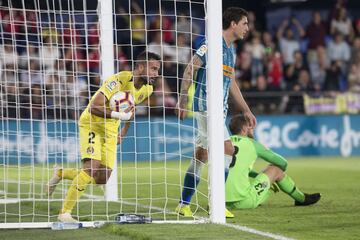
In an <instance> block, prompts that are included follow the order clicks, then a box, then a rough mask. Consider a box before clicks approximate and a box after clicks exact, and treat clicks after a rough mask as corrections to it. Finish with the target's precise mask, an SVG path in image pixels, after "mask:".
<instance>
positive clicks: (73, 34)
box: [61, 16, 82, 47]
mask: <svg viewBox="0 0 360 240" xmlns="http://www.w3.org/2000/svg"><path fill="white" fill-rule="evenodd" d="M71 18H72V17H71V16H69V19H68V22H67V23H65V24H64V26H63V27H62V30H63V32H62V34H61V38H62V44H63V45H64V46H78V47H79V45H81V42H82V40H81V34H80V32H79V30H77V29H76V26H75V23H74V22H73V20H72V19H71Z"/></svg>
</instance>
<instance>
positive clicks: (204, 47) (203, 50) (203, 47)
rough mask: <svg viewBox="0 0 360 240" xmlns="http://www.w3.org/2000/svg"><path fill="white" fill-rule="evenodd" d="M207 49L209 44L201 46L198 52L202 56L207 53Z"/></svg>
mask: <svg viewBox="0 0 360 240" xmlns="http://www.w3.org/2000/svg"><path fill="white" fill-rule="evenodd" d="M206 51H207V46H206V45H202V46H201V47H199V49H198V50H197V51H196V54H197V55H199V56H200V57H202V56H204V55H205V53H206Z"/></svg>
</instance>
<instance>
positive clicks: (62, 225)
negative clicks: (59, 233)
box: [51, 222, 82, 230]
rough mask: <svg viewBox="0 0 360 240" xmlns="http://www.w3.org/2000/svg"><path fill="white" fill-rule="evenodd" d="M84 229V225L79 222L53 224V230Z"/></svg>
mask: <svg viewBox="0 0 360 240" xmlns="http://www.w3.org/2000/svg"><path fill="white" fill-rule="evenodd" d="M79 228H82V223H79V222H53V223H52V224H51V229H52V230H68V229H79Z"/></svg>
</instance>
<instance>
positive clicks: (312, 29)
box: [306, 11, 326, 62]
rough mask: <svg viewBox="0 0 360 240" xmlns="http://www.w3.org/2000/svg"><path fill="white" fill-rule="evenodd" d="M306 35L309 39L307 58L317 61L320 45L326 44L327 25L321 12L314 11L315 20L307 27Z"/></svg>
mask: <svg viewBox="0 0 360 240" xmlns="http://www.w3.org/2000/svg"><path fill="white" fill-rule="evenodd" d="M306 37H307V38H308V40H309V43H308V53H307V60H308V62H311V61H317V59H316V57H317V49H318V47H325V46H326V45H325V38H326V26H325V24H324V23H323V22H322V20H321V15H320V12H318V11H316V12H314V13H313V20H312V22H311V23H310V24H309V25H308V26H307V28H306Z"/></svg>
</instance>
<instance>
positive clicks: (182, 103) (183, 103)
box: [175, 96, 188, 120]
mask: <svg viewBox="0 0 360 240" xmlns="http://www.w3.org/2000/svg"><path fill="white" fill-rule="evenodd" d="M187 102H188V101H187V96H180V99H179V101H178V103H177V104H176V108H175V114H176V115H177V116H179V117H180V119H181V120H183V119H184V118H185V117H186V114H187V109H186V107H187Z"/></svg>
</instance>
